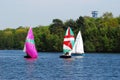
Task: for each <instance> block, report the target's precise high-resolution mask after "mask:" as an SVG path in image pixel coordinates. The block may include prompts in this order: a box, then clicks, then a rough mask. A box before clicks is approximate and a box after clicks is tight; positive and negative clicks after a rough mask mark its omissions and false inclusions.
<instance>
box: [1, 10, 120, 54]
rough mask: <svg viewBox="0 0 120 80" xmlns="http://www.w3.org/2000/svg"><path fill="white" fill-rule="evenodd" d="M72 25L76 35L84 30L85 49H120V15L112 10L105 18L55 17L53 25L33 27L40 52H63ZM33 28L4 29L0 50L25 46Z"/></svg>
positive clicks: (92, 50) (105, 14) (110, 50)
mask: <svg viewBox="0 0 120 80" xmlns="http://www.w3.org/2000/svg"><path fill="white" fill-rule="evenodd" d="M69 26H70V27H71V29H72V30H73V32H74V35H75V37H76V35H77V33H78V31H79V30H81V32H82V37H83V42H84V49H85V52H120V46H119V45H120V16H118V17H114V16H113V15H112V13H111V12H106V13H104V14H103V15H102V16H101V17H98V18H93V17H89V16H80V17H79V18H78V19H76V20H73V19H69V20H67V21H65V22H63V21H62V20H60V19H53V21H52V23H51V24H50V25H49V26H37V27H34V28H33V32H34V37H35V44H36V48H37V50H38V51H46V52H50V51H51V52H58V51H62V43H63V36H64V35H65V31H66V29H67V27H69ZM28 29H29V27H23V26H20V27H18V28H16V29H11V28H7V29H5V30H0V49H1V50H2V49H23V46H24V43H25V39H26V36H27V32H28Z"/></svg>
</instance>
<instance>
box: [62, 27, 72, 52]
mask: <svg viewBox="0 0 120 80" xmlns="http://www.w3.org/2000/svg"><path fill="white" fill-rule="evenodd" d="M73 45H74V33H73V31H72V29H71V28H70V27H68V29H67V31H66V34H65V36H64V41H63V52H64V53H66V52H70V51H71V50H72V48H73Z"/></svg>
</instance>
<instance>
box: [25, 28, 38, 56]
mask: <svg viewBox="0 0 120 80" xmlns="http://www.w3.org/2000/svg"><path fill="white" fill-rule="evenodd" d="M23 51H24V52H25V53H26V54H27V55H29V56H30V57H31V58H37V57H38V53H37V50H36V47H35V42H34V35H33V31H32V28H31V27H30V29H29V31H28V34H27V37H26V41H25V44H24V50H23Z"/></svg>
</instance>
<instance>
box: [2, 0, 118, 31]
mask: <svg viewBox="0 0 120 80" xmlns="http://www.w3.org/2000/svg"><path fill="white" fill-rule="evenodd" d="M94 10H96V11H98V16H101V15H102V14H103V13H105V12H112V13H113V15H114V16H119V15H120V0H0V29H5V28H17V27H19V26H31V27H36V26H38V25H45V26H46V25H49V24H51V23H52V20H53V19H55V18H58V19H61V20H62V21H66V20H68V19H74V20H76V19H77V18H78V17H80V16H91V11H94Z"/></svg>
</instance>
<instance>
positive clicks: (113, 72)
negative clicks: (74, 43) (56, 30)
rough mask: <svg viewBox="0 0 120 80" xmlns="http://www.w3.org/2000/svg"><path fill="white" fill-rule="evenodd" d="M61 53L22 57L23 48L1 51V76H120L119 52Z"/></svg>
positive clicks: (82, 79)
mask: <svg viewBox="0 0 120 80" xmlns="http://www.w3.org/2000/svg"><path fill="white" fill-rule="evenodd" d="M60 54H61V53H41V52H40V53H39V58H37V59H26V58H23V56H24V53H23V52H22V51H15V50H13V51H0V80H119V79H120V75H119V74H120V67H119V66H120V63H119V62H120V55H119V54H86V55H85V56H77V57H76V56H74V57H72V58H70V59H62V58H59V55H60Z"/></svg>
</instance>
